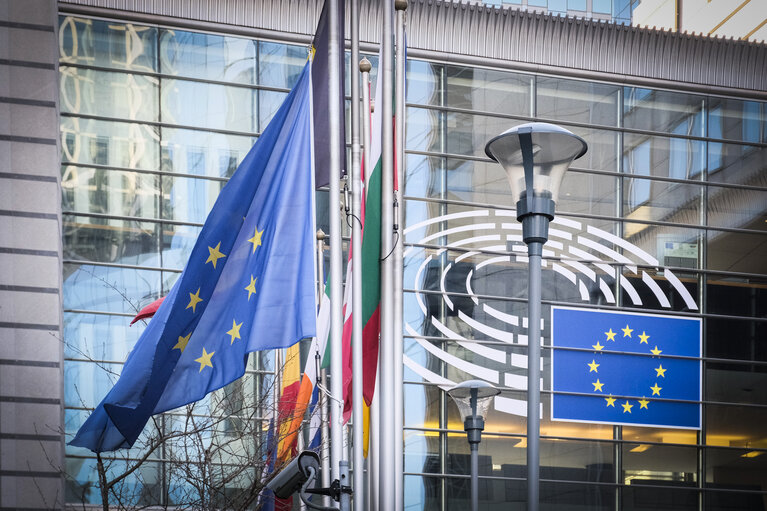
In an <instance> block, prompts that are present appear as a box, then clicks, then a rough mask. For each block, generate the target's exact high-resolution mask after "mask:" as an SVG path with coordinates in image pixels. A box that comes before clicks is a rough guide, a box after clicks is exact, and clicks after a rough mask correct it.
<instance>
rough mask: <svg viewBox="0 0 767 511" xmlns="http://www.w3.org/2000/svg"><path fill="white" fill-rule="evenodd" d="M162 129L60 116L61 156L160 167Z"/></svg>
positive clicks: (71, 159)
mask: <svg viewBox="0 0 767 511" xmlns="http://www.w3.org/2000/svg"><path fill="white" fill-rule="evenodd" d="M159 139H160V137H159V128H158V127H156V126H149V125H147V124H136V123H128V122H112V121H99V120H95V119H80V118H78V117H64V116H62V117H61V159H62V161H63V162H65V163H70V162H71V163H85V164H95V165H109V166H113V167H126V168H131V169H150V170H154V169H157V167H158V166H159V165H158V164H159V145H160V144H159Z"/></svg>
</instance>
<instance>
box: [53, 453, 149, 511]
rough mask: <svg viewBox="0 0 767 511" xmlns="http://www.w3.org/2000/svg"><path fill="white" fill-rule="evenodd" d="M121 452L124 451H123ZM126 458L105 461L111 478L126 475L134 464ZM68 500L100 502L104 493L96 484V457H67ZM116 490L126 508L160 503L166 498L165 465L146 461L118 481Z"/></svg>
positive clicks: (66, 481) (109, 478) (96, 503)
mask: <svg viewBox="0 0 767 511" xmlns="http://www.w3.org/2000/svg"><path fill="white" fill-rule="evenodd" d="M121 452H122V451H121ZM130 463H131V462H126V461H123V460H116V459H115V460H111V459H108V460H106V465H107V467H108V468H107V474H106V477H107V478H108V480H112V479H114V478H116V477H118V476H119V475H120V474H123V473H124V472H126V471H127V470H128V468H129V467H130V466H131V465H130ZM65 474H66V479H65V484H66V498H67V502H78V503H79V502H82V503H83V505H85V504H93V505H100V504H101V503H102V502H101V494H100V493H99V491H98V488H97V487H95V486H94V485H93V482H94V481H97V480H98V474H97V466H96V459H95V458H67V460H66V472H65ZM113 491H114V492H115V493H116V494H118V495H120V496H121V499H120V503H121V504H122V505H124V506H126V507H131V508H136V507H147V506H152V505H157V503H159V502H162V499H163V493H164V489H163V482H162V468H161V465H160V463H156V462H155V463H152V462H146V463H142V464H141V466H140V467H139V468H138V469H137V470H135V471H134V472H131V473H130V475H128V476H127V477H126V478H125V479H123V480H122V481H120V483H119V484H117V485H116V486H115V487H114V489H113Z"/></svg>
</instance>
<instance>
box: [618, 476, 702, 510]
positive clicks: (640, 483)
mask: <svg viewBox="0 0 767 511" xmlns="http://www.w3.org/2000/svg"><path fill="white" fill-rule="evenodd" d="M689 488H693V489H689ZM694 488H695V483H689V482H685V481H666V480H664V479H637V480H636V481H633V482H632V484H631V486H627V487H625V488H623V491H622V499H621V509H623V510H625V511H650V510H652V511H697V509H698V491H697V490H695V489H694Z"/></svg>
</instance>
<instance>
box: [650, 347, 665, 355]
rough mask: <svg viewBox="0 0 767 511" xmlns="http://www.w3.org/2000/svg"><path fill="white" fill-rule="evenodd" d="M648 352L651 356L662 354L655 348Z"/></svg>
mask: <svg viewBox="0 0 767 511" xmlns="http://www.w3.org/2000/svg"><path fill="white" fill-rule="evenodd" d="M650 352H651V353H652V354H653V355H660V354H661V353H663V351H661V350H659V349H658V347H657V346H656V347H655V348H653V349H651V350H650Z"/></svg>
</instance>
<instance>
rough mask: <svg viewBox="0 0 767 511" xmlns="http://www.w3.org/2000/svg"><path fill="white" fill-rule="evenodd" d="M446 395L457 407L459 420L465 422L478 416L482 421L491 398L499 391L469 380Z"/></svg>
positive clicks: (484, 383) (485, 384) (480, 382)
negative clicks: (459, 415)
mask: <svg viewBox="0 0 767 511" xmlns="http://www.w3.org/2000/svg"><path fill="white" fill-rule="evenodd" d="M447 393H448V394H449V395H450V397H452V398H453V401H455V404H456V406H458V412H459V413H460V414H461V419H462V420H463V421H464V422H466V418H467V417H471V416H480V417H482V420H484V419H485V418H486V417H487V410H488V408H489V407H490V402H491V401H492V398H493V397H495V396H497V395H498V394H500V393H501V391H500V390H498V389H497V388H495V387H494V386H492V385H491V384H489V383H487V382H486V381H482V380H469V381H465V382H463V383H459V384H458V385H456V386H455V387H453V388H452V389H450V390H448V391H447Z"/></svg>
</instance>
